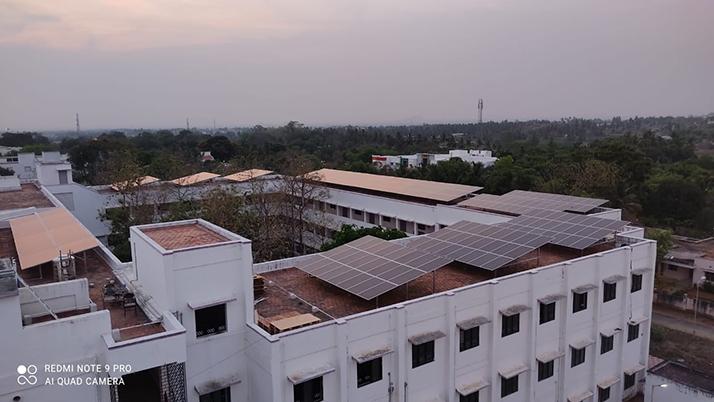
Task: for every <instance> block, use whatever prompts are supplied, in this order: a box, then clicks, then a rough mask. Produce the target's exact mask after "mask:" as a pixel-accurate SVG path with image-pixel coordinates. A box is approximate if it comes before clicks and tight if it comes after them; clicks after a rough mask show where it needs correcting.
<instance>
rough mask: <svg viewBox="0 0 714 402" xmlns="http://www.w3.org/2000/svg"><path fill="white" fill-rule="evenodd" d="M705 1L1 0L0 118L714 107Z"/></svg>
mask: <svg viewBox="0 0 714 402" xmlns="http://www.w3.org/2000/svg"><path fill="white" fill-rule="evenodd" d="M713 19H714V1H711V0H626V1H620V0H617V1H616V0H608V1H602V0H599V1H594V0H582V1H581V0H578V1H573V0H546V1H533V0H434V1H426V0H216V1H213V0H85V1H81V0H51V1H48V0H0V129H1V130H6V129H10V130H46V129H73V127H74V114H75V113H76V112H79V114H80V119H81V122H82V127H83V128H87V129H90V128H91V129H97V128H114V127H131V128H140V127H143V128H160V127H181V126H183V125H184V124H185V119H186V117H189V118H190V119H191V124H192V125H194V126H199V127H209V126H212V125H213V120H214V119H215V121H216V124H217V125H218V126H248V125H254V124H263V125H281V124H285V123H286V122H288V121H290V120H299V121H301V122H303V123H305V124H308V125H332V124H359V125H364V124H392V123H423V122H466V121H473V120H474V119H475V116H476V103H477V100H478V98H483V99H484V103H485V111H484V118H485V119H487V120H504V119H509V120H515V119H520V120H525V119H531V118H547V119H558V118H561V117H569V116H576V117H604V118H607V117H612V116H623V117H629V116H635V115H639V116H649V115H691V114H695V115H696V114H706V113H711V112H714V23H712V20H713Z"/></svg>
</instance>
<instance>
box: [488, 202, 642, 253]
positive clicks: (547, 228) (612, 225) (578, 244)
mask: <svg viewBox="0 0 714 402" xmlns="http://www.w3.org/2000/svg"><path fill="white" fill-rule="evenodd" d="M627 223H628V222H626V221H620V220H614V219H604V218H597V217H594V216H587V215H578V214H573V213H568V212H559V211H538V212H533V213H532V214H529V215H521V216H519V217H517V218H514V219H512V220H510V221H508V222H503V223H499V224H496V225H495V226H501V227H510V228H513V229H518V230H521V231H525V232H528V233H531V234H533V235H538V236H544V237H547V238H549V239H550V240H549V241H548V242H549V243H551V244H556V245H559V246H564V247H570V248H574V249H578V250H583V249H586V248H588V247H590V246H592V245H594V244H595V243H597V242H599V241H600V240H602V239H604V238H605V237H607V236H608V235H611V234H613V233H615V232H617V231H619V230H621V229H622V228H623V227H625V225H627Z"/></svg>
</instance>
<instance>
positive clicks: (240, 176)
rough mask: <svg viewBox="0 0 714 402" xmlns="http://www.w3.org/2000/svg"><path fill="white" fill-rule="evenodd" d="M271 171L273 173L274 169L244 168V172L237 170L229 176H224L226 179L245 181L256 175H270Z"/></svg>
mask: <svg viewBox="0 0 714 402" xmlns="http://www.w3.org/2000/svg"><path fill="white" fill-rule="evenodd" d="M271 173H273V171H272V170H264V169H249V170H244V171H242V172H236V173H233V174H229V175H227V176H223V178H224V179H226V180H230V181H234V182H243V181H248V180H251V179H254V178H256V177H260V176H265V175H268V174H271Z"/></svg>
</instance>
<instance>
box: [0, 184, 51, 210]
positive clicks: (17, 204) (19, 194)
mask: <svg viewBox="0 0 714 402" xmlns="http://www.w3.org/2000/svg"><path fill="white" fill-rule="evenodd" d="M54 206H55V205H54V204H52V201H50V200H49V199H48V198H47V197H46V196H45V195H44V194H43V193H42V191H41V190H40V189H39V188H38V187H37V186H35V185H34V184H32V183H25V184H21V185H20V190H17V191H3V192H0V210H10V209H20V208H31V207H35V208H51V207H54Z"/></svg>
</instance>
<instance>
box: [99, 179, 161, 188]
mask: <svg viewBox="0 0 714 402" xmlns="http://www.w3.org/2000/svg"><path fill="white" fill-rule="evenodd" d="M157 181H160V179H159V178H156V177H154V176H141V177H137V178H136V180H130V181H129V180H127V181H122V182H117V183H112V185H111V186H110V188H111V189H112V190H114V191H119V190H121V189H124V188H131V187H137V186H145V185H147V184H151V183H156V182H157Z"/></svg>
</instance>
